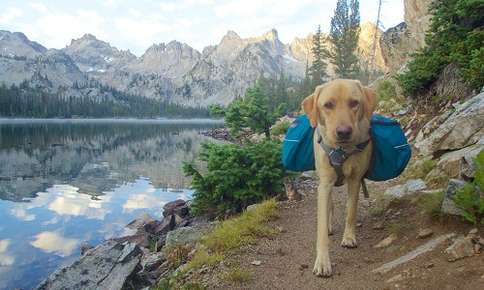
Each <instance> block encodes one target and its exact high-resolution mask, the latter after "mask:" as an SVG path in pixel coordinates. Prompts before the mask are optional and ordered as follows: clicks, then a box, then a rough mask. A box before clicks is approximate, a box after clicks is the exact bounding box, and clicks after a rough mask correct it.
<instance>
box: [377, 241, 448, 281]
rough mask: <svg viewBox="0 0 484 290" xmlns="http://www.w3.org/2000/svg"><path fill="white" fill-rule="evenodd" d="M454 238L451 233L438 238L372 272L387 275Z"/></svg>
mask: <svg viewBox="0 0 484 290" xmlns="http://www.w3.org/2000/svg"><path fill="white" fill-rule="evenodd" d="M454 236H455V234H454V233H451V234H447V235H442V236H439V237H437V238H434V239H432V240H430V241H428V242H426V243H425V244H423V245H421V246H419V247H417V248H416V249H414V250H413V251H411V252H409V253H407V254H405V255H404V256H401V257H399V258H398V259H395V260H393V261H391V262H388V263H385V264H383V265H382V266H380V267H378V268H376V269H374V270H372V272H373V273H380V274H385V273H387V272H389V271H391V270H393V269H394V268H396V267H398V266H400V265H402V264H405V263H407V262H409V261H411V260H413V259H415V258H416V257H418V256H420V255H422V254H425V253H427V252H430V251H432V250H433V249H435V248H436V247H437V246H439V245H440V244H442V243H444V242H445V241H447V240H448V239H450V238H452V237H454Z"/></svg>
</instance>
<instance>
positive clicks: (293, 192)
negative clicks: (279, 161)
mask: <svg viewBox="0 0 484 290" xmlns="http://www.w3.org/2000/svg"><path fill="white" fill-rule="evenodd" d="M284 188H285V190H286V197H287V200H289V201H300V200H301V199H302V195H301V194H300V193H299V192H298V190H297V188H296V186H295V182H294V180H293V179H292V178H290V177H287V178H284Z"/></svg>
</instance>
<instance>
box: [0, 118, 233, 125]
mask: <svg viewBox="0 0 484 290" xmlns="http://www.w3.org/2000/svg"><path fill="white" fill-rule="evenodd" d="M28 123H141V124H143V123H144V124H194V123H203V124H223V123H224V121H223V119H212V118H160V119H139V118H73V119H63V118H0V124H28Z"/></svg>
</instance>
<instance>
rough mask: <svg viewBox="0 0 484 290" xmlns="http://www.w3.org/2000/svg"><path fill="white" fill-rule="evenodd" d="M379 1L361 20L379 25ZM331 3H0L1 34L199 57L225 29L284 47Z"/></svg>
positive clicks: (391, 21) (363, 3)
mask: <svg viewBox="0 0 484 290" xmlns="http://www.w3.org/2000/svg"><path fill="white" fill-rule="evenodd" d="M377 5H378V0H360V13H361V20H362V22H364V21H373V22H375V20H376V15H377ZM335 6H336V0H77V1H76V0H72V1H65V0H50V1H41V0H30V1H29V0H26V1H23V0H2V4H1V7H2V9H1V10H0V30H9V31H20V32H23V33H25V34H26V35H27V37H28V38H29V39H31V40H35V41H37V42H39V43H40V44H42V45H44V46H46V47H47V48H63V47H65V46H66V45H68V44H69V43H70V42H71V40H72V39H73V38H74V39H76V38H80V37H81V36H82V35H84V34H86V33H91V34H93V35H95V36H96V37H97V38H98V39H101V40H104V41H107V42H109V43H110V44H111V45H113V46H116V47H117V48H119V49H123V50H126V49H129V50H130V51H131V52H133V53H134V54H136V55H138V56H139V55H141V54H142V53H143V52H144V51H145V50H146V49H147V48H148V47H149V46H151V45H152V44H154V43H156V44H158V43H162V42H165V43H167V42H169V41H171V40H174V39H176V40H178V41H181V42H185V43H187V44H189V45H190V46H192V47H194V48H196V49H198V50H202V49H203V47H205V46H207V45H213V44H217V43H219V42H220V40H221V38H222V37H223V36H224V35H225V34H226V33H227V31H228V30H233V31H235V32H237V33H238V34H239V35H240V36H241V37H251V36H257V35H261V34H263V33H264V32H267V31H269V30H270V29H272V28H275V29H277V31H278V32H279V38H280V40H281V41H282V42H284V43H288V42H290V41H291V40H292V39H293V38H294V37H304V36H306V35H307V34H308V33H311V32H313V31H314V30H315V29H316V27H317V25H319V24H320V25H321V28H322V30H323V31H325V32H327V31H329V24H330V19H331V17H332V15H333V13H334V9H335ZM381 14H382V18H381V19H382V20H381V23H382V26H383V28H390V27H392V26H395V25H397V24H398V23H400V22H402V21H403V0H383V8H382V13H381Z"/></svg>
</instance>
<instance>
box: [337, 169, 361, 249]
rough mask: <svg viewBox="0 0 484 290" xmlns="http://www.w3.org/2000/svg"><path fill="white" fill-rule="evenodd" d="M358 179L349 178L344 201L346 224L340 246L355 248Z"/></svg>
mask: <svg viewBox="0 0 484 290" xmlns="http://www.w3.org/2000/svg"><path fill="white" fill-rule="evenodd" d="M360 182H361V180H360V179H356V178H349V180H348V199H347V201H346V224H345V231H344V234H343V240H342V241H341V246H343V247H346V248H356V246H357V243H356V213H357V210H358V195H359V192H360Z"/></svg>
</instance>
